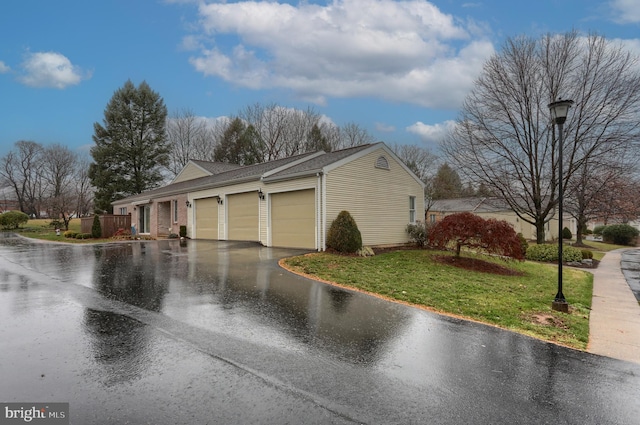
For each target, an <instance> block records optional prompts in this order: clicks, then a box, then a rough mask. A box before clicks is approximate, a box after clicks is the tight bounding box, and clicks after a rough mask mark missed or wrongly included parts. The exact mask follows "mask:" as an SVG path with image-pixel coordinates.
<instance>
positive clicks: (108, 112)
mask: <svg viewBox="0 0 640 425" xmlns="http://www.w3.org/2000/svg"><path fill="white" fill-rule="evenodd" d="M166 118H167V108H166V106H165V105H164V101H163V99H162V97H160V95H159V94H158V93H157V92H154V91H153V90H151V87H149V85H148V84H147V83H146V82H144V81H143V82H142V83H140V85H139V86H138V87H137V88H136V87H135V86H134V85H133V83H132V82H131V80H128V81H127V82H126V83H125V84H124V86H123V87H122V88H120V89H118V90H116V92H115V93H114V94H113V97H112V98H111V100H110V101H109V103H108V104H107V107H106V108H105V111H104V119H103V125H100V124H99V123H97V122H96V123H94V125H93V128H94V135H93V141H94V142H95V146H93V147H92V148H91V156H92V157H93V163H92V164H91V165H90V168H89V178H90V179H91V184H92V185H93V186H95V187H96V193H95V206H96V209H97V210H101V211H108V212H112V206H111V202H113V201H115V200H118V199H122V198H124V197H126V196H130V195H135V194H138V193H142V192H144V191H146V190H149V189H152V188H154V187H157V186H158V185H159V184H160V183H161V182H162V180H163V175H162V172H161V170H162V167H163V166H165V167H166V166H167V165H168V161H169V156H168V152H169V146H168V143H167V136H166V131H165V122H166Z"/></svg>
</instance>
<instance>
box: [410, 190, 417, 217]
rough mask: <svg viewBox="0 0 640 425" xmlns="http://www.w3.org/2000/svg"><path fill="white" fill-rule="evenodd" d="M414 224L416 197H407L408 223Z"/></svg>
mask: <svg viewBox="0 0 640 425" xmlns="http://www.w3.org/2000/svg"><path fill="white" fill-rule="evenodd" d="M415 222H416V197H415V196H409V223H415Z"/></svg>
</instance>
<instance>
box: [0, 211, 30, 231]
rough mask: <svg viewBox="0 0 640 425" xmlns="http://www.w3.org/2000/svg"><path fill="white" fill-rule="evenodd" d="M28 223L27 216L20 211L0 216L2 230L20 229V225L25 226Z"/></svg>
mask: <svg viewBox="0 0 640 425" xmlns="http://www.w3.org/2000/svg"><path fill="white" fill-rule="evenodd" d="M27 221H29V216H28V215H26V214H25V213H23V212H22V211H7V212H5V213H2V214H0V226H2V228H3V229H4V230H13V229H17V228H19V227H20V225H22V224H26V223H27Z"/></svg>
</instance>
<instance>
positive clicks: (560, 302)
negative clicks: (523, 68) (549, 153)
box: [548, 99, 573, 313]
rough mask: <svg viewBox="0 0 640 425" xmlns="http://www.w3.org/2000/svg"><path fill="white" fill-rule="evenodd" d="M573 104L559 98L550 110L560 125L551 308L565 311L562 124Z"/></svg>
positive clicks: (566, 307)
mask: <svg viewBox="0 0 640 425" xmlns="http://www.w3.org/2000/svg"><path fill="white" fill-rule="evenodd" d="M571 105H573V100H562V99H558V100H557V101H556V102H551V103H550V104H549V105H548V106H549V111H550V112H551V118H552V119H553V124H556V125H557V126H558V142H559V143H558V293H557V294H556V298H555V299H554V301H553V303H551V309H553V310H556V311H561V312H563V313H568V312H569V304H567V300H566V299H565V298H564V294H563V293H562V213H563V212H562V201H563V199H562V197H563V193H562V179H563V175H564V173H563V167H562V144H563V141H562V126H563V125H564V122H565V121H566V120H567V114H568V113H569V108H571Z"/></svg>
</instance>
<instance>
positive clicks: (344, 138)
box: [340, 122, 376, 149]
mask: <svg viewBox="0 0 640 425" xmlns="http://www.w3.org/2000/svg"><path fill="white" fill-rule="evenodd" d="M375 141H376V138H375V137H373V136H372V135H371V134H369V132H368V131H367V130H366V129H364V128H362V127H360V126H359V125H358V124H356V123H354V122H348V123H346V124H345V125H343V126H342V127H340V148H341V149H342V148H350V147H353V146H360V145H366V144H369V143H374V142H375Z"/></svg>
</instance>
